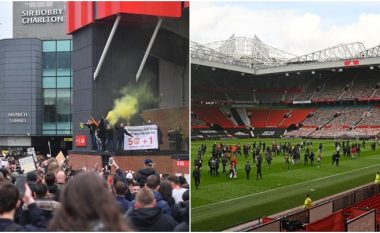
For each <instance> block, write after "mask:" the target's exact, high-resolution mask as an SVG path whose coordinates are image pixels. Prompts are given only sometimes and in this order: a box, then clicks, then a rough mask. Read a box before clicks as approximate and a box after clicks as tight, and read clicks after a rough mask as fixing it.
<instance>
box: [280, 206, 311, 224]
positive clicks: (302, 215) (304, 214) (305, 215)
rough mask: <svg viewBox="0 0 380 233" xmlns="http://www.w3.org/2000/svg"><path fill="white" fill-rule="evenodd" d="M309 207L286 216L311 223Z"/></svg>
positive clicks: (292, 219)
mask: <svg viewBox="0 0 380 233" xmlns="http://www.w3.org/2000/svg"><path fill="white" fill-rule="evenodd" d="M309 216H310V215H309V209H304V210H299V211H297V212H295V213H292V214H289V215H286V216H285V218H287V219H288V220H290V221H300V222H302V223H309Z"/></svg>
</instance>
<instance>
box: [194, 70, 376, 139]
mask: <svg viewBox="0 0 380 233" xmlns="http://www.w3.org/2000/svg"><path fill="white" fill-rule="evenodd" d="M264 70H265V69H264ZM379 89H380V71H379V67H378V66H369V65H367V66H358V67H348V68H339V67H336V68H332V69H322V70H318V71H313V72H310V71H308V70H300V71H298V72H293V73H286V72H282V73H281V72H274V73H270V72H269V73H266V74H263V75H252V74H246V73H244V72H237V71H234V70H228V69H218V68H212V67H209V66H207V65H204V66H203V65H194V64H193V65H192V105H193V107H192V108H193V112H194V113H195V114H196V115H197V117H195V118H194V117H193V118H192V126H193V128H205V126H207V127H209V126H210V125H216V126H217V130H224V131H225V135H231V134H232V133H231V131H230V129H236V128H240V129H242V130H243V129H244V128H246V129H247V130H246V131H244V133H249V132H248V131H249V129H252V132H253V135H255V136H265V135H273V136H276V137H279V136H286V137H310V138H336V137H344V138H373V137H376V136H377V135H378V134H379V133H380V107H379V105H378V104H379V102H380V90H379ZM202 121H203V122H202ZM211 128H212V127H211ZM277 129H284V130H283V131H276V130H277ZM269 131H272V132H269ZM274 131H276V134H273V132H274ZM261 132H262V133H264V135H260V134H261ZM278 132H282V133H281V134H280V135H278V134H277V133H278Z"/></svg>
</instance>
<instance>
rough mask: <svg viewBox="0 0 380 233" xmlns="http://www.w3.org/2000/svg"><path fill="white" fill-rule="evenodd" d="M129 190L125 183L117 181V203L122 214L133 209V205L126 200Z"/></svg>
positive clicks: (115, 188) (115, 187) (115, 186)
mask: <svg viewBox="0 0 380 233" xmlns="http://www.w3.org/2000/svg"><path fill="white" fill-rule="evenodd" d="M127 188H128V187H127V184H125V183H124V182H123V181H117V182H116V184H115V185H114V190H115V198H116V203H117V204H118V206H119V209H120V212H121V213H122V214H124V213H126V212H127V211H128V209H129V208H130V207H131V203H130V202H129V201H128V200H127V199H126V198H125V193H126V191H127Z"/></svg>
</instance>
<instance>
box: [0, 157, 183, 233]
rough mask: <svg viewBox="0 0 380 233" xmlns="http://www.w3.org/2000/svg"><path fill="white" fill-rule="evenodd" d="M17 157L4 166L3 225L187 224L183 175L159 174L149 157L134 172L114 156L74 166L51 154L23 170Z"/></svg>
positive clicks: (107, 227)
mask: <svg viewBox="0 0 380 233" xmlns="http://www.w3.org/2000/svg"><path fill="white" fill-rule="evenodd" d="M16 163H17V160H14V159H13V160H11V159H10V160H9V163H8V165H3V166H2V167H1V169H0V230H1V231H188V230H189V187H188V183H187V181H186V179H185V177H184V176H177V175H174V174H168V175H162V174H157V172H156V170H155V169H154V163H153V161H152V160H151V159H146V160H145V167H144V168H142V169H140V170H139V171H136V172H132V171H123V170H122V169H121V168H120V167H119V166H118V164H117V163H116V161H115V160H112V163H111V164H109V165H106V166H105V167H103V168H102V167H98V166H97V165H96V166H94V167H93V168H82V169H81V170H78V171H73V170H72V169H70V168H67V169H62V166H60V165H59V163H58V162H57V160H56V159H55V158H48V159H42V160H40V161H39V162H38V163H37V164H36V165H37V169H36V170H35V171H32V172H29V173H27V174H23V171H22V170H20V168H19V167H17V166H16ZM111 171H113V172H112V173H111Z"/></svg>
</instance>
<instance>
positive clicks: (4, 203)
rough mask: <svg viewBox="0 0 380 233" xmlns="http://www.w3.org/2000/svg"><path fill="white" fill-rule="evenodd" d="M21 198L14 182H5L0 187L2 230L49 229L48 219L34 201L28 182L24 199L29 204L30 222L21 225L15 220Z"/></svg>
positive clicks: (0, 228) (0, 220) (0, 223)
mask: <svg viewBox="0 0 380 233" xmlns="http://www.w3.org/2000/svg"><path fill="white" fill-rule="evenodd" d="M19 198H20V194H19V191H18V190H17V188H16V186H14V185H13V184H11V183H5V184H3V185H2V186H1V187H0V231H8V232H10V231H47V226H46V220H45V218H44V217H43V215H42V213H41V210H40V209H39V208H38V207H37V205H36V204H35V203H34V198H33V196H32V191H31V190H30V188H29V186H28V185H27V184H25V194H24V196H23V197H22V201H23V202H24V204H25V205H27V206H28V211H29V221H30V224H27V225H24V226H21V225H19V224H17V223H16V222H15V221H14V218H15V213H16V208H18V207H19V205H20V200H19Z"/></svg>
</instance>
